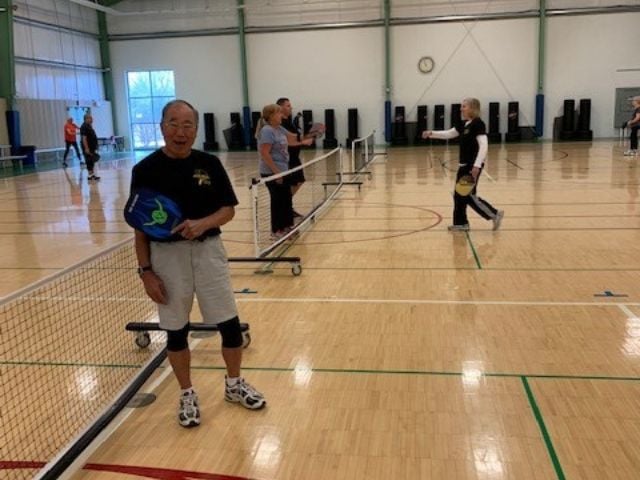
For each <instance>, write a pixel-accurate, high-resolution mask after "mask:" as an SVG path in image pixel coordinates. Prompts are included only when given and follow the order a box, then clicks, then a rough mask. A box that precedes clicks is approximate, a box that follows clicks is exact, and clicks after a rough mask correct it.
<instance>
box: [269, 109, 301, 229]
mask: <svg viewBox="0 0 640 480" xmlns="http://www.w3.org/2000/svg"><path fill="white" fill-rule="evenodd" d="M276 103H277V104H278V105H280V107H282V126H283V127H284V128H286V129H287V130H288V131H290V132H291V133H294V134H296V135H297V136H298V141H301V140H303V138H304V137H305V135H304V128H303V125H302V115H300V114H298V115H296V116H295V117H294V116H293V107H292V106H291V101H290V100H289V99H288V98H285V97H282V98H279V99H278V101H277V102H276ZM300 150H301V147H300V146H295V147H291V146H290V147H289V168H290V169H291V168H295V167H299V166H300V165H302V162H301V160H300ZM305 180H306V179H305V178H304V171H303V170H302V169H300V170H298V171H296V172H293V173H291V174H289V175H288V176H287V181H288V182H289V185H291V195H292V196H293V195H295V194H296V193H297V192H298V190H300V187H302V184H303V183H304V182H305ZM301 218H302V215H301V214H299V213H298V212H296V211H295V210H294V211H293V219H294V221H295V220H296V219H301Z"/></svg>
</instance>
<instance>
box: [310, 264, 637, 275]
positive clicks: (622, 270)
mask: <svg viewBox="0 0 640 480" xmlns="http://www.w3.org/2000/svg"><path fill="white" fill-rule="evenodd" d="M304 269H305V271H307V270H347V271H348V270H351V271H353V270H365V271H366V270H381V271H405V270H409V271H431V270H434V271H438V270H449V271H456V270H470V271H477V270H478V268H477V267H314V266H313V265H309V263H305V265H304ZM482 270H483V271H485V272H487V271H489V272H490V271H497V272H617V273H625V272H629V273H631V272H640V267H637V268H629V267H624V268H531V267H519V268H512V267H504V268H502V267H487V266H483V267H482Z"/></svg>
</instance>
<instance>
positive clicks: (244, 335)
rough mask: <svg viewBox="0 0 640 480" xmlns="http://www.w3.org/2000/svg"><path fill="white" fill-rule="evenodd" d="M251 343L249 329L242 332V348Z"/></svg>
mask: <svg viewBox="0 0 640 480" xmlns="http://www.w3.org/2000/svg"><path fill="white" fill-rule="evenodd" d="M249 345H251V334H250V333H249V330H246V331H244V332H242V348H247V347H248V346H249Z"/></svg>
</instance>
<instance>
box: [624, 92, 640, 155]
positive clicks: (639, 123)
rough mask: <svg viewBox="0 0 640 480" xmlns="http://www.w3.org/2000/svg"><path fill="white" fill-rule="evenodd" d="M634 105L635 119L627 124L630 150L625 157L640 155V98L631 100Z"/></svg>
mask: <svg viewBox="0 0 640 480" xmlns="http://www.w3.org/2000/svg"><path fill="white" fill-rule="evenodd" d="M631 104H632V105H633V108H634V110H633V118H632V119H631V120H629V121H628V122H627V125H626V126H627V127H629V130H630V132H629V150H627V151H626V152H624V154H625V155H637V154H638V130H639V129H640V97H633V99H632V100H631Z"/></svg>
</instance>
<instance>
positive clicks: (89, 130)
mask: <svg viewBox="0 0 640 480" xmlns="http://www.w3.org/2000/svg"><path fill="white" fill-rule="evenodd" d="M80 138H81V139H82V153H83V154H84V161H85V162H86V164H87V171H88V172H89V178H87V180H89V181H92V180H100V177H98V176H97V175H96V174H95V173H94V166H95V164H96V162H97V161H98V159H99V158H100V156H99V155H98V136H97V135H96V131H95V130H94V129H93V117H92V116H91V114H89V113H87V114H86V115H85V116H84V123H83V124H82V125H81V126H80Z"/></svg>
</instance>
